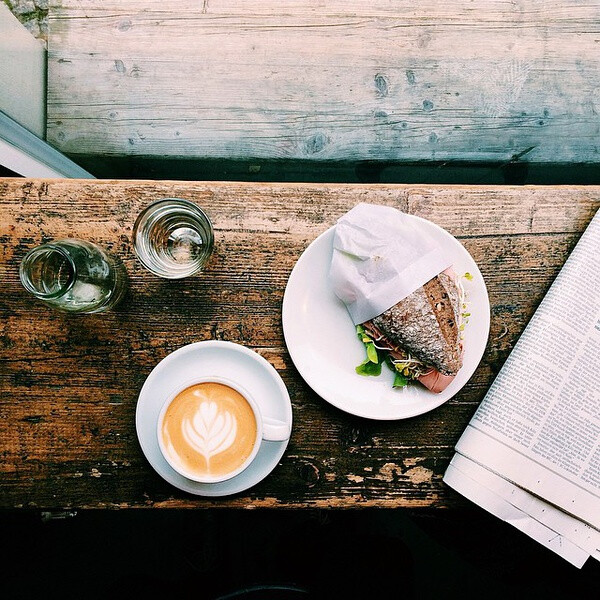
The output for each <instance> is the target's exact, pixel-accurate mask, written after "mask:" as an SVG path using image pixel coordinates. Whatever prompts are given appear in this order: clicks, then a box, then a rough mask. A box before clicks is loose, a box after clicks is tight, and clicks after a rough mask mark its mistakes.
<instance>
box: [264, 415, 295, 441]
mask: <svg viewBox="0 0 600 600" xmlns="http://www.w3.org/2000/svg"><path fill="white" fill-rule="evenodd" d="M290 434H291V427H290V424H289V423H284V422H283V421H278V420H277V419H269V418H268V417H267V418H263V435H262V437H263V440H266V441H267V442H284V441H285V440H287V439H289V437H290Z"/></svg>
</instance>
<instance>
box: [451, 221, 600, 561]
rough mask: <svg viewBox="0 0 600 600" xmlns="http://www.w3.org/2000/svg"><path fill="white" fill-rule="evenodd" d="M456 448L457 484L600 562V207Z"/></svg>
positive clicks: (580, 557) (565, 552)
mask: <svg viewBox="0 0 600 600" xmlns="http://www.w3.org/2000/svg"><path fill="white" fill-rule="evenodd" d="M456 451H457V453H456V454H455V456H454V458H453V459H452V461H451V463H450V465H449V467H448V470H447V471H446V473H445V475H444V481H445V482H446V483H447V484H448V485H450V486H451V487H453V488H454V489H455V490H457V491H458V492H460V493H461V494H463V495H464V496H466V497H467V498H469V499H470V500H472V501H473V502H475V503H476V504H478V505H480V506H482V507H483V508H485V509H486V510H488V511H489V512H491V513H493V514H495V515H496V516H498V517H500V518H501V519H503V520H505V521H507V522H508V523H510V524H512V525H514V526H515V527H516V528H517V529H520V530H521V531H523V532H525V533H527V534H528V535H529V536H531V537H532V538H534V539H535V540H537V541H538V542H540V543H542V544H543V545H544V546H546V547H547V548H550V549H551V550H553V551H554V552H556V553H557V554H559V555H560V556H562V557H563V558H565V559H566V560H568V561H569V562H571V563H572V564H574V565H576V566H577V567H581V566H583V564H584V563H585V561H586V560H587V559H588V558H589V557H590V556H592V557H594V558H596V559H597V560H600V211H599V212H598V213H596V216H595V217H594V218H593V219H592V222H591V223H590V225H589V226H588V228H587V229H586V231H585V232H584V234H583V236H582V237H581V239H580V240H579V242H578V244H577V246H576V247H575V249H574V250H573V252H572V253H571V255H570V257H569V258H568V260H567V262H566V263H565V265H564V267H563V268H562V270H561V271H560V273H559V275H558V277H557V278H556V280H555V281H554V283H553V284H552V287H551V288H550V290H549V291H548V293H547V294H546V296H545V298H544V300H543V301H542V303H541V304H540V306H539V308H538V309H537V311H536V312H535V314H534V315H533V317H532V319H531V321H530V323H529V324H528V326H527V328H526V329H525V331H524V332H523V335H522V336H521V338H520V339H519V341H518V342H517V344H516V346H515V348H514V350H513V351H512V352H511V354H510V355H509V357H508V359H507V361H506V363H505V364H504V366H503V368H502V370H501V371H500V373H499V374H498V377H497V378H496V380H495V381H494V383H493V385H492V386H491V388H490V390H489V392H488V393H487V395H486V396H485V398H484V399H483V401H482V402H481V405H480V407H479V408H478V410H477V412H476V413H475V415H474V416H473V418H472V419H471V422H470V423H469V425H468V426H467V429H466V430H465V432H464V433H463V435H462V436H461V438H460V440H459V441H458V444H457V445H456Z"/></svg>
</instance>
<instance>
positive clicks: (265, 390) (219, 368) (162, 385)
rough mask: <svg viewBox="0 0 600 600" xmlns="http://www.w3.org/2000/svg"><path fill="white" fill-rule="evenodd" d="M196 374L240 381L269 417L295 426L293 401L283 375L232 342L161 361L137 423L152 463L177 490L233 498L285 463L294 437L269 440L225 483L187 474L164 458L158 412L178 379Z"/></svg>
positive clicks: (195, 347)
mask: <svg viewBox="0 0 600 600" xmlns="http://www.w3.org/2000/svg"><path fill="white" fill-rule="evenodd" d="M194 377H224V378H227V379H233V378H235V380H239V381H240V382H242V384H243V386H244V388H246V389H247V390H248V392H249V393H250V394H252V397H253V398H255V400H256V402H257V403H258V404H259V405H260V409H261V412H262V414H263V416H264V417H270V418H272V419H276V420H278V421H283V422H285V423H289V424H290V430H291V426H292V404H291V402H290V396H289V394H288V391H287V388H286V387H285V384H284V383H283V381H282V379H281V377H280V376H279V373H277V371H276V370H275V369H274V368H273V366H272V365H271V364H270V363H269V362H267V361H266V360H265V359H264V358H263V357H262V356H260V354H257V353H256V352H254V351H252V350H250V349H249V348H246V347H244V346H241V345H239V344H234V343H232V342H221V341H206V342H196V343H194V344H189V345H187V346H183V347H182V348H179V349H178V350H175V352H172V353H171V354H169V355H168V356H166V357H165V358H164V359H163V360H161V361H160V362H159V363H158V364H157V365H156V367H154V369H153V370H152V372H151V373H150V375H148V378H147V379H146V381H145V382H144V385H143V386H142V390H141V391H140V396H139V398H138V403H137V408H136V413H135V426H136V430H137V435H138V440H139V442H140V445H141V447H142V451H143V452H144V455H145V456H146V458H147V459H148V462H149V463H150V464H151V465H152V467H154V469H155V470H156V472H157V473H158V474H159V475H160V476H161V477H163V478H164V479H166V480H167V481H168V482H169V483H170V484H172V485H174V486H175V487H176V488H179V489H180V490H183V491H184V492H189V493H190V494H197V495H198V496H228V495H230V494H237V493H238V492H243V491H244V490H247V489H248V488H250V487H252V486H253V485H256V484H257V483H258V482H259V481H261V480H262V479H264V478H265V477H266V476H267V475H268V474H269V473H270V472H271V471H272V470H273V469H274V468H275V467H276V466H277V464H278V463H279V461H280V460H281V457H282V456H283V453H284V452H285V449H286V448H287V445H288V442H289V440H285V441H283V442H269V441H265V440H263V442H262V444H261V447H260V450H259V451H258V454H257V455H256V458H255V459H254V460H253V461H252V462H251V463H250V465H249V466H248V467H247V468H246V469H245V470H244V471H242V472H241V473H240V474H239V475H236V476H235V477H232V478H231V479H228V480H227V481H223V482H220V483H198V482H196V481H191V480H190V479H187V478H186V477H183V476H182V475H180V474H179V473H177V472H176V471H174V470H173V469H172V468H171V466H170V465H169V464H168V463H167V461H166V460H165V459H164V457H163V455H162V453H161V451H160V448H159V446H158V437H157V432H156V427H157V421H158V415H159V413H160V410H161V408H162V406H163V404H164V402H165V400H167V398H168V396H169V394H170V393H171V392H172V391H173V389H174V388H175V387H176V386H177V384H178V382H181V381H186V380H190V379H192V378H194Z"/></svg>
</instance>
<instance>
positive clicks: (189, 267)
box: [133, 198, 214, 279]
mask: <svg viewBox="0 0 600 600" xmlns="http://www.w3.org/2000/svg"><path fill="white" fill-rule="evenodd" d="M213 245H214V233H213V228H212V224H211V222H210V219H209V218H208V216H207V215H206V213H205V212H204V211H203V210H202V209H201V208H199V207H198V206H196V205H195V204H194V203H193V202H189V201H188V200H182V199H181V198H163V199H162V200H157V201H156V202H153V203H152V204H150V206H148V207H147V208H145V209H144V210H143V211H142V212H141V213H140V215H139V216H138V218H137V219H136V222H135V225H134V226H133V247H134V250H135V253H136V255H137V257H138V258H139V260H140V262H141V263H142V264H143V265H144V267H146V269H148V270H149V271H150V272H151V273H154V275H158V276H159V277H166V278H167V279H181V278H182V277H189V276H190V275H193V274H194V273H197V272H198V271H200V270H201V269H202V268H203V267H204V265H205V264H206V262H207V261H208V259H209V257H210V255H211V253H212V250H213Z"/></svg>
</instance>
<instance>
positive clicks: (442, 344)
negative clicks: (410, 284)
mask: <svg viewBox="0 0 600 600" xmlns="http://www.w3.org/2000/svg"><path fill="white" fill-rule="evenodd" d="M460 302H461V300H460V293H459V290H458V288H457V286H456V283H455V281H454V279H453V278H452V277H450V276H449V275H447V274H446V273H440V274H439V275H437V276H436V277H434V278H433V279H431V280H430V281H428V282H427V283H426V284H425V285H423V286H422V287H420V288H419V289H418V290H416V291H415V292H413V293H412V294H410V296H407V297H406V298H404V300H400V302H398V303H397V304H395V305H394V306H392V308H390V309H388V310H386V311H385V312H384V313H382V314H381V315H379V316H378V317H375V318H374V319H372V322H373V323H374V324H375V325H376V326H377V327H378V328H379V330H380V331H381V332H382V333H383V334H384V335H385V336H386V338H387V339H388V340H389V341H390V342H392V343H393V344H395V345H398V346H400V347H402V348H403V349H404V350H406V351H407V352H409V353H410V354H412V356H414V357H415V358H418V359H419V360H420V361H422V362H423V363H425V364H427V365H430V366H432V367H435V368H436V369H437V370H438V371H440V372H441V373H443V374H444V375H455V374H456V373H457V372H458V370H459V369H460V368H461V366H462V347H461V340H460V331H459V327H460V323H461V306H460Z"/></svg>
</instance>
